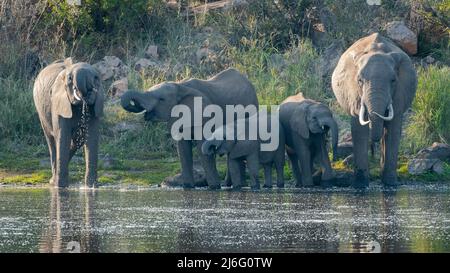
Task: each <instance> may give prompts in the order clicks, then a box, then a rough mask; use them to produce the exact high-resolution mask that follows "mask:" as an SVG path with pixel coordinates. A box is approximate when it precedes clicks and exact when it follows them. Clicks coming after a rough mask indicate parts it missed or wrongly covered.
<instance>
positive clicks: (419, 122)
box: [406, 66, 450, 151]
mask: <svg viewBox="0 0 450 273" xmlns="http://www.w3.org/2000/svg"><path fill="white" fill-rule="evenodd" d="M449 87H450V68H449V67H442V68H439V67H436V66H430V67H428V68H426V69H421V70H420V71H419V83H418V88H417V94H416V98H415V100H414V103H413V110H414V114H413V116H412V117H411V123H410V125H409V127H408V128H407V130H406V134H407V141H406V142H407V143H408V144H407V145H408V146H409V148H410V149H412V150H413V151H415V150H418V149H420V148H424V147H425V146H428V145H430V144H432V143H433V142H435V141H439V142H446V143H450V90H449Z"/></svg>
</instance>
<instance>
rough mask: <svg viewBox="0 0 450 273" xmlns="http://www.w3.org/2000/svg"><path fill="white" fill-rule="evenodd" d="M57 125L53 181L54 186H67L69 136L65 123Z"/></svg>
mask: <svg viewBox="0 0 450 273" xmlns="http://www.w3.org/2000/svg"><path fill="white" fill-rule="evenodd" d="M60 119H62V118H60ZM61 123H63V122H61ZM58 126H60V128H59V130H58V132H57V134H56V137H55V138H56V141H55V142H56V175H55V179H54V181H53V182H54V184H55V187H67V186H68V185H69V160H70V142H71V136H70V130H69V129H68V125H67V124H58ZM55 127H56V126H54V128H55Z"/></svg>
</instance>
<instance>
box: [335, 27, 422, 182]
mask: <svg viewBox="0 0 450 273" xmlns="http://www.w3.org/2000/svg"><path fill="white" fill-rule="evenodd" d="M332 88H333V92H334V94H335V96H336V98H337V101H338V102H339V104H340V105H341V107H342V108H343V109H344V110H345V111H346V112H347V113H348V114H349V115H351V116H352V120H351V127H352V139H353V153H354V157H355V180H354V186H355V187H362V188H365V187H367V186H368V185H369V162H368V147H369V141H371V142H372V144H373V145H372V147H374V146H377V144H378V143H379V142H380V141H381V162H380V163H381V170H382V175H381V180H382V182H383V183H384V184H385V185H389V186H392V185H396V183H397V182H396V181H397V157H398V149H399V144H400V138H401V130H402V120H403V113H404V112H405V111H406V110H407V109H408V108H409V107H410V106H411V103H412V101H413V99H414V96H415V93H416V88H417V75H416V71H415V69H414V66H413V64H412V62H411V59H410V58H409V56H408V55H407V54H406V53H404V52H403V51H402V50H401V49H400V48H398V47H397V46H396V45H395V44H394V43H393V42H392V41H390V40H389V39H387V38H385V37H383V36H382V35H380V34H378V33H374V34H372V35H370V36H367V37H364V38H362V39H360V40H358V41H356V42H355V43H354V44H353V45H352V46H350V47H349V48H348V49H347V51H345V52H344V54H342V56H341V58H340V60H339V62H338V64H337V66H336V68H335V70H334V72H333V76H332Z"/></svg>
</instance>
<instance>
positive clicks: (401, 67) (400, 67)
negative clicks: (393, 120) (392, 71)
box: [390, 52, 417, 111]
mask: <svg viewBox="0 0 450 273" xmlns="http://www.w3.org/2000/svg"><path fill="white" fill-rule="evenodd" d="M390 55H391V57H392V59H394V61H395V64H396V71H397V83H396V84H397V86H396V88H395V94H394V100H395V101H397V102H400V103H403V105H401V108H402V110H403V111H406V108H407V107H409V106H410V105H411V103H412V101H413V99H414V95H415V93H416V88H417V73H416V71H415V69H414V66H413V65H412V62H411V59H410V58H409V56H408V55H406V53H403V52H393V53H391V54H390Z"/></svg>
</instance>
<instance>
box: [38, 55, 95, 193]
mask: <svg viewBox="0 0 450 273" xmlns="http://www.w3.org/2000/svg"><path fill="white" fill-rule="evenodd" d="M33 98H34V103H35V106H36V110H37V112H38V115H39V119H40V121H41V126H42V129H43V131H44V135H45V138H46V140H47V144H48V148H49V152H50V161H51V165H52V178H51V180H50V183H52V184H54V185H55V187H66V186H68V183H69V161H70V159H71V158H72V157H73V155H74V154H75V152H76V151H77V150H78V149H79V148H81V147H82V146H84V153H85V162H86V172H85V185H86V186H89V187H92V186H94V185H95V182H96V181H97V159H98V137H99V132H98V130H99V123H100V117H101V116H102V114H103V101H104V97H103V93H102V88H101V81H100V77H99V75H98V73H97V71H96V70H95V69H94V68H93V67H92V66H91V65H89V64H87V63H75V64H73V63H72V59H71V58H68V59H66V60H64V61H57V62H54V63H52V64H50V65H49V66H47V67H45V68H44V69H43V70H42V71H41V72H40V73H39V75H38V76H37V78H36V81H35V83H34V89H33Z"/></svg>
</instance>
